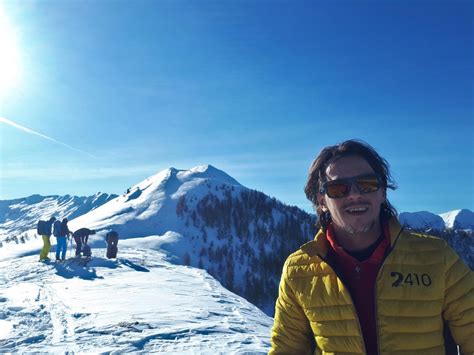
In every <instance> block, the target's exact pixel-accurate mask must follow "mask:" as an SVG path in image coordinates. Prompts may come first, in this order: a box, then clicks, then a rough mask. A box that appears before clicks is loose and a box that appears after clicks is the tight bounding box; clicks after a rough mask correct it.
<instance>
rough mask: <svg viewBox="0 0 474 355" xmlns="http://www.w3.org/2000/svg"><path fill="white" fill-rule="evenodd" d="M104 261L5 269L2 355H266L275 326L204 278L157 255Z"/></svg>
mask: <svg viewBox="0 0 474 355" xmlns="http://www.w3.org/2000/svg"><path fill="white" fill-rule="evenodd" d="M103 254H105V250H100V249H95V250H94V257H93V259H92V260H91V261H90V262H89V264H88V265H87V266H85V267H83V266H81V265H78V264H77V263H76V262H74V261H69V262H66V263H64V264H55V263H39V262H38V261H37V256H29V257H24V258H18V259H11V260H8V261H0V267H1V268H2V271H3V274H2V275H1V276H0V281H1V286H0V309H1V311H0V352H54V353H55V352H60V353H64V352H71V353H80V352H101V353H122V352H143V353H149V352H157V353H160V352H161V353H163V352H164V353H176V354H195V353H199V354H211V353H212V354H214V353H216V352H217V353H226V354H228V353H236V354H237V353H238V354H242V353H246V354H264V353H266V352H268V350H269V336H270V328H271V324H272V319H271V318H269V317H267V316H266V315H265V314H264V313H263V312H261V311H260V310H258V308H256V307H254V306H253V305H251V304H250V303H249V302H247V301H246V300H244V299H243V298H241V297H239V296H237V295H235V294H233V293H231V292H230V291H228V290H226V289H225V288H223V287H222V286H221V285H220V283H219V282H218V281H216V280H215V279H214V278H212V277H211V276H210V275H209V274H207V273H206V272H204V271H202V270H199V269H195V268H190V267H186V266H180V265H173V264H170V263H169V262H167V261H166V258H165V255H164V254H163V253H161V252H157V251H150V250H140V249H127V250H126V251H125V250H121V251H119V258H118V259H116V260H108V259H105V258H103ZM97 255H101V256H97Z"/></svg>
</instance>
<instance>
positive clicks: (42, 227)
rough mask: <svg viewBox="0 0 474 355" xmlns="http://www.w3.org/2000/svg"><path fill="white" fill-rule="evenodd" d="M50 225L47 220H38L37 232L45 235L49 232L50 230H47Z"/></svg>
mask: <svg viewBox="0 0 474 355" xmlns="http://www.w3.org/2000/svg"><path fill="white" fill-rule="evenodd" d="M47 229H48V226H47V223H46V221H38V227H36V233H38V234H39V235H45V234H48V233H49V231H48V230H47Z"/></svg>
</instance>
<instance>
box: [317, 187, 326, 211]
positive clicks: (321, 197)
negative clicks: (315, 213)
mask: <svg viewBox="0 0 474 355" xmlns="http://www.w3.org/2000/svg"><path fill="white" fill-rule="evenodd" d="M317 199H318V204H319V206H321V209H322V210H323V211H324V212H326V211H327V210H328V208H327V207H326V200H325V195H324V194H321V193H319V192H318V196H317Z"/></svg>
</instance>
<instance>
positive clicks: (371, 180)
mask: <svg viewBox="0 0 474 355" xmlns="http://www.w3.org/2000/svg"><path fill="white" fill-rule="evenodd" d="M356 183H357V187H358V188H359V191H360V192H361V193H363V194H368V193H370V192H375V191H377V190H378V189H379V187H380V184H379V180H378V179H377V177H376V176H369V177H364V178H360V179H357V180H356Z"/></svg>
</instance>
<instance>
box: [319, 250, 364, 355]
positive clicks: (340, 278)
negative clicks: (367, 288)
mask: <svg viewBox="0 0 474 355" xmlns="http://www.w3.org/2000/svg"><path fill="white" fill-rule="evenodd" d="M318 256H319V257H320V258H321V260H323V261H324V262H325V263H326V264H328V266H329V267H330V268H331V270H332V271H333V272H334V274H335V275H336V276H337V278H338V279H339V280H340V281H341V283H342V284H343V285H344V287H345V288H346V290H347V294H348V295H349V298H350V299H351V307H352V311H353V312H354V315H355V317H356V320H357V325H358V327H359V332H360V337H361V340H362V349H363V350H364V354H367V349H366V348H365V341H364V334H363V333H362V326H361V325H360V320H359V315H358V314H357V310H356V308H355V304H354V299H353V298H352V295H351V293H350V292H349V287H347V285H346V283H345V282H344V278H343V277H341V275H340V274H339V273H337V272H336V270H335V269H334V268H333V267H332V266H331V264H330V263H329V262H328V260H327V259H326V258H323V257H322V256H321V255H319V254H318Z"/></svg>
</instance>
